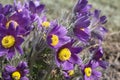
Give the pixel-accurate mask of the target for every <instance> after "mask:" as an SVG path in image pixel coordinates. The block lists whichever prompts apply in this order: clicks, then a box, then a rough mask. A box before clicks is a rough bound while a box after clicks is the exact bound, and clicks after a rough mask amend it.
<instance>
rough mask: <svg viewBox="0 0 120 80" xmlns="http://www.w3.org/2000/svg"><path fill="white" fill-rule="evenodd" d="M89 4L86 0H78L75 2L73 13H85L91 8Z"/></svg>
mask: <svg viewBox="0 0 120 80" xmlns="http://www.w3.org/2000/svg"><path fill="white" fill-rule="evenodd" d="M91 7H92V6H91V5H89V4H88V0H78V2H77V4H76V5H75V7H74V13H75V14H79V15H80V14H85V13H87V12H89V10H90V9H91Z"/></svg>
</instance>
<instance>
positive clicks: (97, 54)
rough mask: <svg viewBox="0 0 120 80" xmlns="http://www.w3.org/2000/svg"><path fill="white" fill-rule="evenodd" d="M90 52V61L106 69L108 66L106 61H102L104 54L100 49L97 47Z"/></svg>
mask: <svg viewBox="0 0 120 80" xmlns="http://www.w3.org/2000/svg"><path fill="white" fill-rule="evenodd" d="M91 50H92V52H93V57H92V59H91V61H94V62H98V64H99V66H101V67H102V68H104V69H106V68H107V66H108V63H107V62H106V61H103V60H102V57H103V54H104V53H103V49H102V47H101V46H97V47H96V48H92V49H91Z"/></svg>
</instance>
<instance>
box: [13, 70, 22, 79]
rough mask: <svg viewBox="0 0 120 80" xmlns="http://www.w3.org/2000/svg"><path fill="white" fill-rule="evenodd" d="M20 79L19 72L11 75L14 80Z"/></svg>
mask: <svg viewBox="0 0 120 80" xmlns="http://www.w3.org/2000/svg"><path fill="white" fill-rule="evenodd" d="M20 77H21V74H20V72H18V71H15V72H13V73H12V78H13V79H14V80H20Z"/></svg>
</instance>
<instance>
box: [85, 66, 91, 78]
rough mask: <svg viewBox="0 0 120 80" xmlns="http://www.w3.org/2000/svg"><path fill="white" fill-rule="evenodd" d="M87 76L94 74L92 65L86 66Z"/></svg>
mask: <svg viewBox="0 0 120 80" xmlns="http://www.w3.org/2000/svg"><path fill="white" fill-rule="evenodd" d="M84 72H85V74H86V76H87V77H90V76H91V74H92V69H91V68H90V67H87V68H85V70H84Z"/></svg>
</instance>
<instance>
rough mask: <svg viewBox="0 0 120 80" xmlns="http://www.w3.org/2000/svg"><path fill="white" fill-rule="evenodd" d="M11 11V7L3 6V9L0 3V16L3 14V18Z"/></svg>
mask: <svg viewBox="0 0 120 80" xmlns="http://www.w3.org/2000/svg"><path fill="white" fill-rule="evenodd" d="M12 10H13V6H12V5H5V6H4V7H3V5H2V4H1V3H0V14H4V15H5V16H7V15H9V14H11V12H12Z"/></svg>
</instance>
